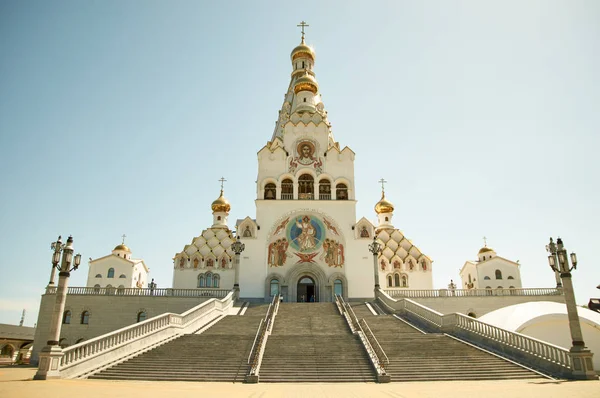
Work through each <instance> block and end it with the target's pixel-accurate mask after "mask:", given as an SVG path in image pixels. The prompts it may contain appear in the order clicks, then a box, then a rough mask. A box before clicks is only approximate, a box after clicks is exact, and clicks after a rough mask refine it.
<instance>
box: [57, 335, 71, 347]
mask: <svg viewBox="0 0 600 398" xmlns="http://www.w3.org/2000/svg"><path fill="white" fill-rule="evenodd" d="M58 345H59V346H60V348H67V347H68V346H69V342H68V341H67V338H66V337H63V338H62V339H60V340H58Z"/></svg>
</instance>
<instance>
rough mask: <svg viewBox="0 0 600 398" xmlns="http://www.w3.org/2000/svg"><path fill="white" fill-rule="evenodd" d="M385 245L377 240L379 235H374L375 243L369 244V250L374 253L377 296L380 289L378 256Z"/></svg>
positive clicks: (374, 277) (374, 276)
mask: <svg viewBox="0 0 600 398" xmlns="http://www.w3.org/2000/svg"><path fill="white" fill-rule="evenodd" d="M382 249H383V245H382V244H381V243H379V242H377V236H374V237H373V243H371V244H370V245H369V251H370V252H371V253H373V279H374V281H375V289H374V290H375V297H376V298H377V291H378V290H379V268H378V267H377V257H378V256H379V253H381V251H382Z"/></svg>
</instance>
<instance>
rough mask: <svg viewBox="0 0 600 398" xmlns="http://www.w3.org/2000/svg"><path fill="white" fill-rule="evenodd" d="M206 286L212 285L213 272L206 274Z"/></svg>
mask: <svg viewBox="0 0 600 398" xmlns="http://www.w3.org/2000/svg"><path fill="white" fill-rule="evenodd" d="M206 287H212V274H206Z"/></svg>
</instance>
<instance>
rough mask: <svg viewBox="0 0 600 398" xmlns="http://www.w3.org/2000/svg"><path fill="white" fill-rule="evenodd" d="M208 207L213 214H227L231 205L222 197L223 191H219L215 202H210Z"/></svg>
mask: <svg viewBox="0 0 600 398" xmlns="http://www.w3.org/2000/svg"><path fill="white" fill-rule="evenodd" d="M210 207H211V209H212V211H213V212H215V213H216V212H223V213H229V210H231V205H230V204H229V201H228V200H227V199H225V197H224V196H223V190H221V195H220V196H219V197H218V198H217V200H215V201H214V202H212V205H211V206H210Z"/></svg>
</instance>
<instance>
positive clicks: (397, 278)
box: [394, 274, 400, 287]
mask: <svg viewBox="0 0 600 398" xmlns="http://www.w3.org/2000/svg"><path fill="white" fill-rule="evenodd" d="M394 286H396V287H400V275H398V274H394Z"/></svg>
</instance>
